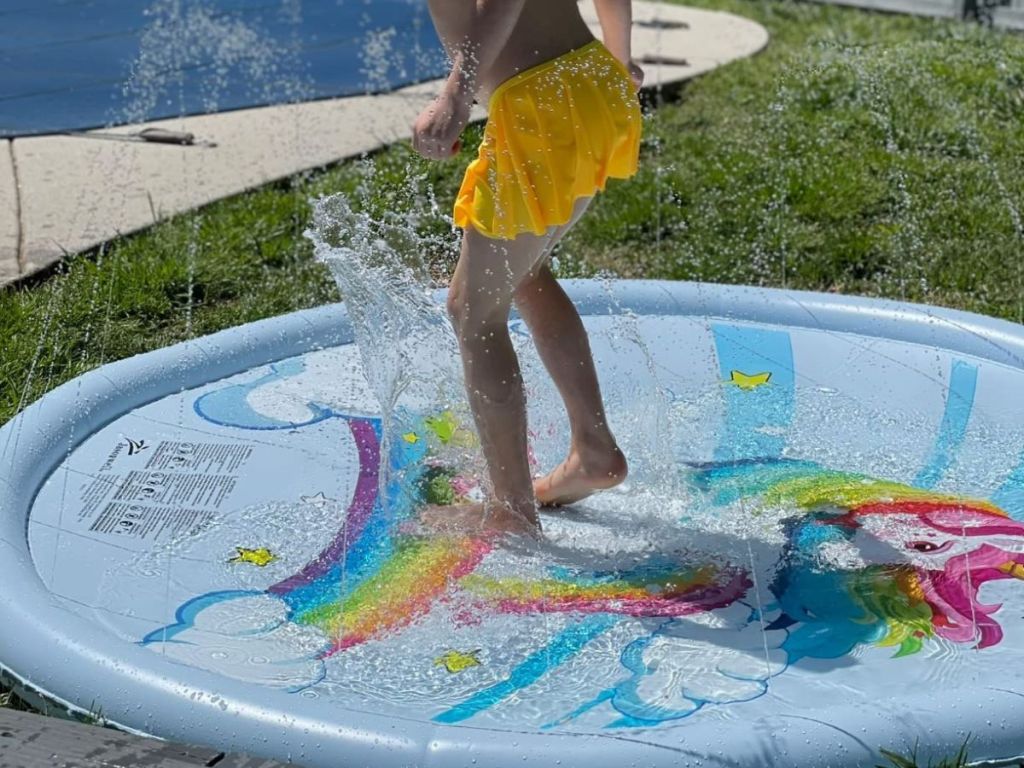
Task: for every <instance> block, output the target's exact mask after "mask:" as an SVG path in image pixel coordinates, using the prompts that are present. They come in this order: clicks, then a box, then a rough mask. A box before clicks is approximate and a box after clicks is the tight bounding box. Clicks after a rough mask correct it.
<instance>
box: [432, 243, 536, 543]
mask: <svg viewBox="0 0 1024 768" xmlns="http://www.w3.org/2000/svg"><path fill="white" fill-rule="evenodd" d="M555 229H556V228H555V227H552V228H551V230H550V231H549V232H548V233H547V234H546V235H542V236H537V235H533V234H529V233H526V234H522V235H519V236H518V237H516V238H515V239H514V240H494V239H490V238H488V237H485V236H484V235H481V234H480V233H479V232H477V231H476V230H475V229H473V228H472V227H468V228H467V229H466V230H465V233H464V235H463V238H462V253H461V255H460V257H459V262H458V264H457V265H456V267H455V272H454V274H453V275H452V280H451V284H450V286H449V288H448V312H449V315H450V316H451V319H452V325H453V326H454V328H455V333H456V336H457V337H458V341H459V349H460V352H461V354H462V366H463V371H464V373H465V379H466V391H467V394H468V398H469V405H470V408H471V410H472V412H473V418H474V421H475V422H476V426H477V431H478V432H479V434H480V443H481V448H482V449H483V453H484V458H485V459H486V460H487V467H488V471H489V473H490V478H491V485H492V490H493V492H494V497H495V498H494V501H496V502H497V503H496V504H490V505H487V506H486V508H485V507H484V506H481V505H471V506H467V507H458V508H451V507H447V508H439V509H434V510H428V511H426V512H424V513H423V514H422V515H421V518H422V519H423V520H424V522H426V523H428V524H433V525H440V526H443V527H457V528H480V527H485V528H488V529H491V530H515V531H537V530H538V529H539V525H540V524H539V521H538V517H537V506H536V502H535V500H534V494H533V481H532V478H531V476H530V468H529V463H528V461H527V435H526V399H525V395H524V393H523V383H522V379H521V377H520V371H519V361H518V359H517V358H516V354H515V351H514V350H513V348H512V340H511V338H509V330H508V314H509V310H510V308H511V306H512V296H513V294H514V292H515V290H516V288H517V287H518V285H519V284H520V283H521V282H522V280H523V279H524V278H525V277H526V276H527V275H528V274H529V273H530V270H531V268H532V267H533V266H534V265H535V264H536V263H537V261H538V259H539V258H540V257H541V255H542V254H543V253H544V252H545V250H546V247H547V244H548V242H549V241H550V239H551V236H552V235H553V234H554V232H555Z"/></svg>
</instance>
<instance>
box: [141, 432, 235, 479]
mask: <svg viewBox="0 0 1024 768" xmlns="http://www.w3.org/2000/svg"><path fill="white" fill-rule="evenodd" d="M251 455H252V446H251V445H242V444H239V443H190V442H182V441H177V440H161V441H160V443H159V445H157V447H156V450H155V451H153V455H152V456H150V457H149V461H147V462H146V469H171V470H176V471H178V472H218V473H224V472H237V471H238V470H239V469H240V468H241V467H242V465H243V464H245V462H246V459H248V458H249V457H250V456H251Z"/></svg>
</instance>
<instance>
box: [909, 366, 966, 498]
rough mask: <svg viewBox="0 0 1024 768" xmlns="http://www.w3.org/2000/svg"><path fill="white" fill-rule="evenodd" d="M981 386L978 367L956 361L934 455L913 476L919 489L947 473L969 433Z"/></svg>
mask: <svg viewBox="0 0 1024 768" xmlns="http://www.w3.org/2000/svg"><path fill="white" fill-rule="evenodd" d="M977 385H978V366H976V365H973V364H971V363H967V362H964V361H963V360H954V361H953V367H952V369H951V370H950V373H949V389H948V390H947V392H946V408H945V412H944V413H943V414H942V424H940V425H939V434H938V435H936V437H935V445H934V446H932V453H931V456H929V457H928V461H927V462H926V463H925V465H924V466H923V467H922V468H921V471H920V472H918V473H917V477H916V478H914V485H916V486H918V487H919V488H934V487H935V486H936V484H937V483H938V482H939V480H941V479H942V476H943V475H945V474H946V472H947V471H948V470H949V468H950V466H951V465H952V464H953V459H954V458H955V457H956V454H957V452H958V451H959V450H960V445H961V444H962V443H963V441H964V435H965V434H967V422H968V420H969V419H970V418H971V409H972V408H973V407H974V392H975V390H976V388H977Z"/></svg>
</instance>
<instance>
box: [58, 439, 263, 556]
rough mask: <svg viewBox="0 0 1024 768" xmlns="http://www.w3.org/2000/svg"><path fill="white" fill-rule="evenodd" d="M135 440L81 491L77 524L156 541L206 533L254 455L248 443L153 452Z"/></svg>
mask: <svg viewBox="0 0 1024 768" xmlns="http://www.w3.org/2000/svg"><path fill="white" fill-rule="evenodd" d="M134 437H135V438H140V439H133V438H128V437H125V438H124V439H123V440H122V441H121V442H119V443H118V444H117V446H115V448H114V449H113V451H112V452H111V453H110V455H109V456H108V457H107V459H106V461H104V463H103V464H102V466H100V467H99V472H98V474H96V475H95V476H93V477H92V478H90V479H89V480H88V481H86V482H83V484H82V485H81V486H80V490H79V499H78V501H79V507H78V523H79V524H80V525H82V526H88V530H89V531H92V532H94V533H104V534H111V535H117V536H131V537H133V538H136V539H143V540H147V539H151V540H154V541H156V540H159V539H161V538H163V537H164V536H172V535H177V534H186V535H187V534H190V533H192V532H198V531H201V530H202V529H203V528H205V527H206V526H207V525H208V524H209V523H210V521H211V520H212V519H213V517H214V514H213V513H214V512H215V511H217V510H220V509H222V508H223V507H224V505H225V504H226V503H227V502H228V500H229V499H230V497H231V493H232V491H234V490H235V487H236V486H237V485H238V482H239V480H240V477H239V474H238V473H239V470H240V469H241V468H242V467H243V466H244V465H245V464H246V462H247V461H248V460H249V458H250V457H251V456H252V454H253V450H254V448H253V446H252V445H246V444H244V443H237V442H189V441H184V440H161V441H160V442H159V443H157V445H156V446H155V447H153V446H151V445H149V444H147V441H146V440H145V439H141V438H142V437H143V436H141V435H135V436H134ZM136 462H137V463H136ZM143 462H145V463H143ZM126 465H127V466H126ZM133 465H134V466H135V467H136V468H132V469H128V467H132V466H133ZM118 470H120V471H118Z"/></svg>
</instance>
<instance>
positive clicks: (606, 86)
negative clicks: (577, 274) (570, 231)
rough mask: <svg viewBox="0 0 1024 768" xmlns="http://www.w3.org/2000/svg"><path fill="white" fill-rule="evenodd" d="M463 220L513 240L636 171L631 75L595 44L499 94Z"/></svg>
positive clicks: (514, 80) (461, 206) (469, 183)
mask: <svg viewBox="0 0 1024 768" xmlns="http://www.w3.org/2000/svg"><path fill="white" fill-rule="evenodd" d="M487 114H488V118H487V125H486V126H485V128H484V137H483V141H482V142H481V143H480V151H479V153H478V155H477V158H476V159H475V160H474V161H473V162H472V163H470V164H469V167H468V168H467V169H466V175H465V178H463V180H462V186H461V188H460V189H459V194H458V196H457V197H456V199H455V224H456V226H458V227H463V228H464V227H467V226H470V225H472V226H473V228H474V229H476V230H478V231H479V232H481V233H482V234H484V235H487V236H488V237H494V238H501V239H505V240H510V239H512V238H514V237H515V236H516V235H518V234H520V233H522V232H532V233H534V234H536V235H541V234H543V233H544V232H546V231H547V229H548V228H549V227H551V226H557V225H560V224H565V223H566V222H567V221H569V219H570V218H571V216H572V210H573V203H574V202H575V201H576V199H577V198H578V197H584V196H589V195H593V194H594V193H595V191H596V190H599V189H600V190H603V189H604V187H605V182H606V181H607V179H608V177H609V176H611V177H615V178H620V179H624V178H627V177H629V176H632V175H633V174H634V173H636V168H637V159H638V156H639V152H640V121H641V115H640V102H639V100H638V98H637V94H636V90H635V89H634V87H633V83H632V81H631V80H630V78H629V71H628V70H627V69H626V67H625V66H623V64H622V62H620V61H619V60H618V59H617V58H615V56H614V55H612V53H611V52H610V51H609V50H608V49H607V48H606V47H605V46H604V45H603V44H602V43H601V41H600V40H594V41H592V42H590V43H588V44H587V45H584V46H583V47H581V48H576V49H575V50H572V51H569V52H568V53H565V54H563V55H562V56H559V57H558V58H555V59H552V60H551V61H546V62H544V63H543V64H538V65H537V66H535V67H531V68H530V69H527V70H524V71H523V72H520V73H518V74H516V75H514V76H513V77H511V78H509V79H508V80H506V81H505V82H503V83H502V84H501V85H499V86H498V87H497V88H496V89H495V91H494V93H493V94H492V95H491V99H490V103H489V104H488V110H487Z"/></svg>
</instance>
